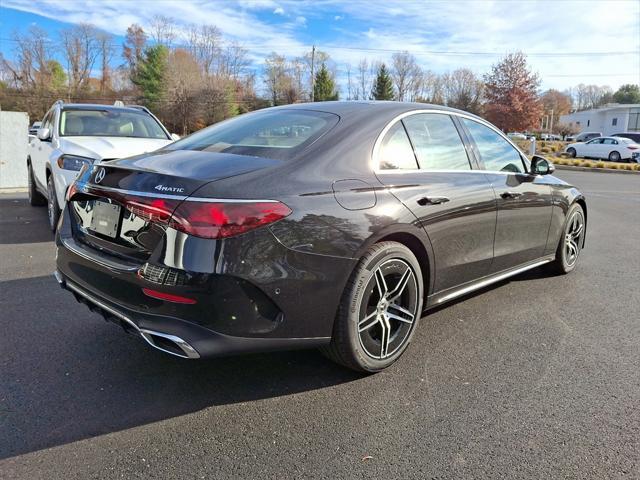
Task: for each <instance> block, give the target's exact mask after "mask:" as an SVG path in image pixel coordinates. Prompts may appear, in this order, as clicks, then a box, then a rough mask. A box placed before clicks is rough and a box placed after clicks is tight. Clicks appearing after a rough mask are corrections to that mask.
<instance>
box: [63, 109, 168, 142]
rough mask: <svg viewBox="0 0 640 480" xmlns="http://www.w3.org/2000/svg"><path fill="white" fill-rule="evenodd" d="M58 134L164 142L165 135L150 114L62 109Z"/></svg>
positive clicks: (110, 110)
mask: <svg viewBox="0 0 640 480" xmlns="http://www.w3.org/2000/svg"><path fill="white" fill-rule="evenodd" d="M60 135H62V136H63V137H76V136H90V137H135V138H159V139H163V140H166V139H167V135H166V133H165V132H164V130H163V129H162V128H161V127H160V125H159V124H158V122H157V121H156V120H155V119H154V118H153V117H152V116H151V115H149V114H147V113H145V112H142V111H126V110H116V109H104V110H84V109H82V110H80V109H78V110H63V111H62V114H61V115H60Z"/></svg>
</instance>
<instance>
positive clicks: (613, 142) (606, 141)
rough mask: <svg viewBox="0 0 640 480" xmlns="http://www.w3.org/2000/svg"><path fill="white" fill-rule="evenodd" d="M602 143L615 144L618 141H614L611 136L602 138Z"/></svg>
mask: <svg viewBox="0 0 640 480" xmlns="http://www.w3.org/2000/svg"><path fill="white" fill-rule="evenodd" d="M602 143H604V144H606V145H617V144H618V142H616V141H615V140H614V139H613V138H605V139H604V140H602Z"/></svg>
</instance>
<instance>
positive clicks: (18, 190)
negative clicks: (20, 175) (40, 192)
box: [0, 187, 27, 194]
mask: <svg viewBox="0 0 640 480" xmlns="http://www.w3.org/2000/svg"><path fill="white" fill-rule="evenodd" d="M26 192H27V187H9V188H0V194H1V193H26Z"/></svg>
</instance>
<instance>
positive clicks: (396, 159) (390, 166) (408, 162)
mask: <svg viewBox="0 0 640 480" xmlns="http://www.w3.org/2000/svg"><path fill="white" fill-rule="evenodd" d="M378 159H379V161H380V169H381V170H398V169H407V168H413V169H415V168H418V165H417V164H416V157H415V156H414V154H413V148H411V142H410V141H409V137H407V132H405V130H404V127H403V126H402V122H397V123H396V124H395V125H393V126H392V127H391V128H390V129H389V131H388V132H387V133H386V135H385V136H384V138H383V139H382V143H381V144H380V151H379V153H378Z"/></svg>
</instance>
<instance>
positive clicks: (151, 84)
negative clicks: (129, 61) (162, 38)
mask: <svg viewBox="0 0 640 480" xmlns="http://www.w3.org/2000/svg"><path fill="white" fill-rule="evenodd" d="M168 58H169V50H168V49H167V47H165V46H164V45H154V46H152V47H149V48H147V49H146V50H145V51H144V54H143V56H142V59H141V60H140V61H139V62H138V65H137V68H136V70H135V73H134V75H133V76H132V77H131V81H132V82H133V84H134V85H136V86H137V87H138V88H140V91H141V93H142V100H143V103H144V105H145V106H146V107H148V108H150V109H151V110H155V109H156V108H157V106H158V104H159V102H160V101H161V100H162V97H163V94H164V90H165V76H166V71H167V61H168Z"/></svg>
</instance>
